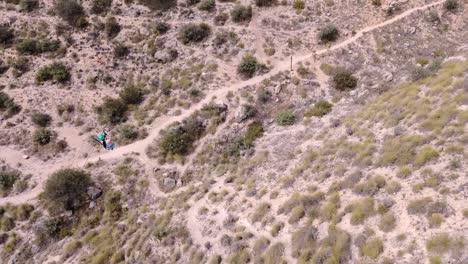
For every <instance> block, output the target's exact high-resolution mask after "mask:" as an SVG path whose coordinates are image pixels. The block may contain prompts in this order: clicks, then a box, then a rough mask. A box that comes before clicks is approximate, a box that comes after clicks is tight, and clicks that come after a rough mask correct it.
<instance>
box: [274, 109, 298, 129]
mask: <svg viewBox="0 0 468 264" xmlns="http://www.w3.org/2000/svg"><path fill="white" fill-rule="evenodd" d="M295 121H296V116H295V115H294V113H293V112H292V111H291V110H284V111H281V112H280V113H279V114H278V115H277V116H276V123H277V124H278V125H280V126H291V125H293V124H294V122H295Z"/></svg>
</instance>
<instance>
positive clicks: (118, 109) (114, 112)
mask: <svg viewBox="0 0 468 264" xmlns="http://www.w3.org/2000/svg"><path fill="white" fill-rule="evenodd" d="M127 109H128V107H127V104H125V102H124V101H123V100H122V99H114V98H110V97H106V98H105V99H104V102H103V103H102V105H101V106H99V107H98V108H97V112H98V114H99V115H100V119H101V122H103V123H107V124H111V125H117V124H120V123H123V122H125V121H126V120H127Z"/></svg>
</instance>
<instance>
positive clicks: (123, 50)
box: [114, 43, 130, 59]
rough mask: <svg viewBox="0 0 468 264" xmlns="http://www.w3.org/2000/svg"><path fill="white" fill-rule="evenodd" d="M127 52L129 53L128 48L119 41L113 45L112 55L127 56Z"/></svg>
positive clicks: (119, 57) (120, 57) (117, 56)
mask: <svg viewBox="0 0 468 264" xmlns="http://www.w3.org/2000/svg"><path fill="white" fill-rule="evenodd" d="M129 53H130V49H129V48H128V47H127V46H125V45H123V44H121V43H118V44H117V45H115V46H114V57H116V58H118V59H122V58H124V57H127V55H128V54H129Z"/></svg>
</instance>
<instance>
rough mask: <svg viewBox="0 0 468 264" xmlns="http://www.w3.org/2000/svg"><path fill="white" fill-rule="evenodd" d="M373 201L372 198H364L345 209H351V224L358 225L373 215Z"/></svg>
mask: <svg viewBox="0 0 468 264" xmlns="http://www.w3.org/2000/svg"><path fill="white" fill-rule="evenodd" d="M374 207H375V206H374V200H373V199H372V198H364V199H362V200H360V201H357V202H354V203H353V204H351V206H349V207H348V208H347V209H348V210H349V209H351V224H352V225H359V224H363V223H364V221H365V220H366V219H367V218H369V217H370V216H372V215H374V214H375V208H374Z"/></svg>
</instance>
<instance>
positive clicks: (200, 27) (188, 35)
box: [179, 23, 211, 44]
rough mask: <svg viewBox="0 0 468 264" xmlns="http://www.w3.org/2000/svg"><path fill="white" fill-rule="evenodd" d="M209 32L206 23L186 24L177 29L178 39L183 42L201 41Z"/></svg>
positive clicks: (209, 29)
mask: <svg viewBox="0 0 468 264" xmlns="http://www.w3.org/2000/svg"><path fill="white" fill-rule="evenodd" d="M210 34H211V28H210V26H209V25H208V24H205V23H201V24H193V23H191V24H187V25H184V26H182V27H181V28H180V30H179V40H180V41H181V42H182V43H184V44H189V43H197V42H202V41H204V40H205V39H207V38H208V37H209V36H210Z"/></svg>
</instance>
